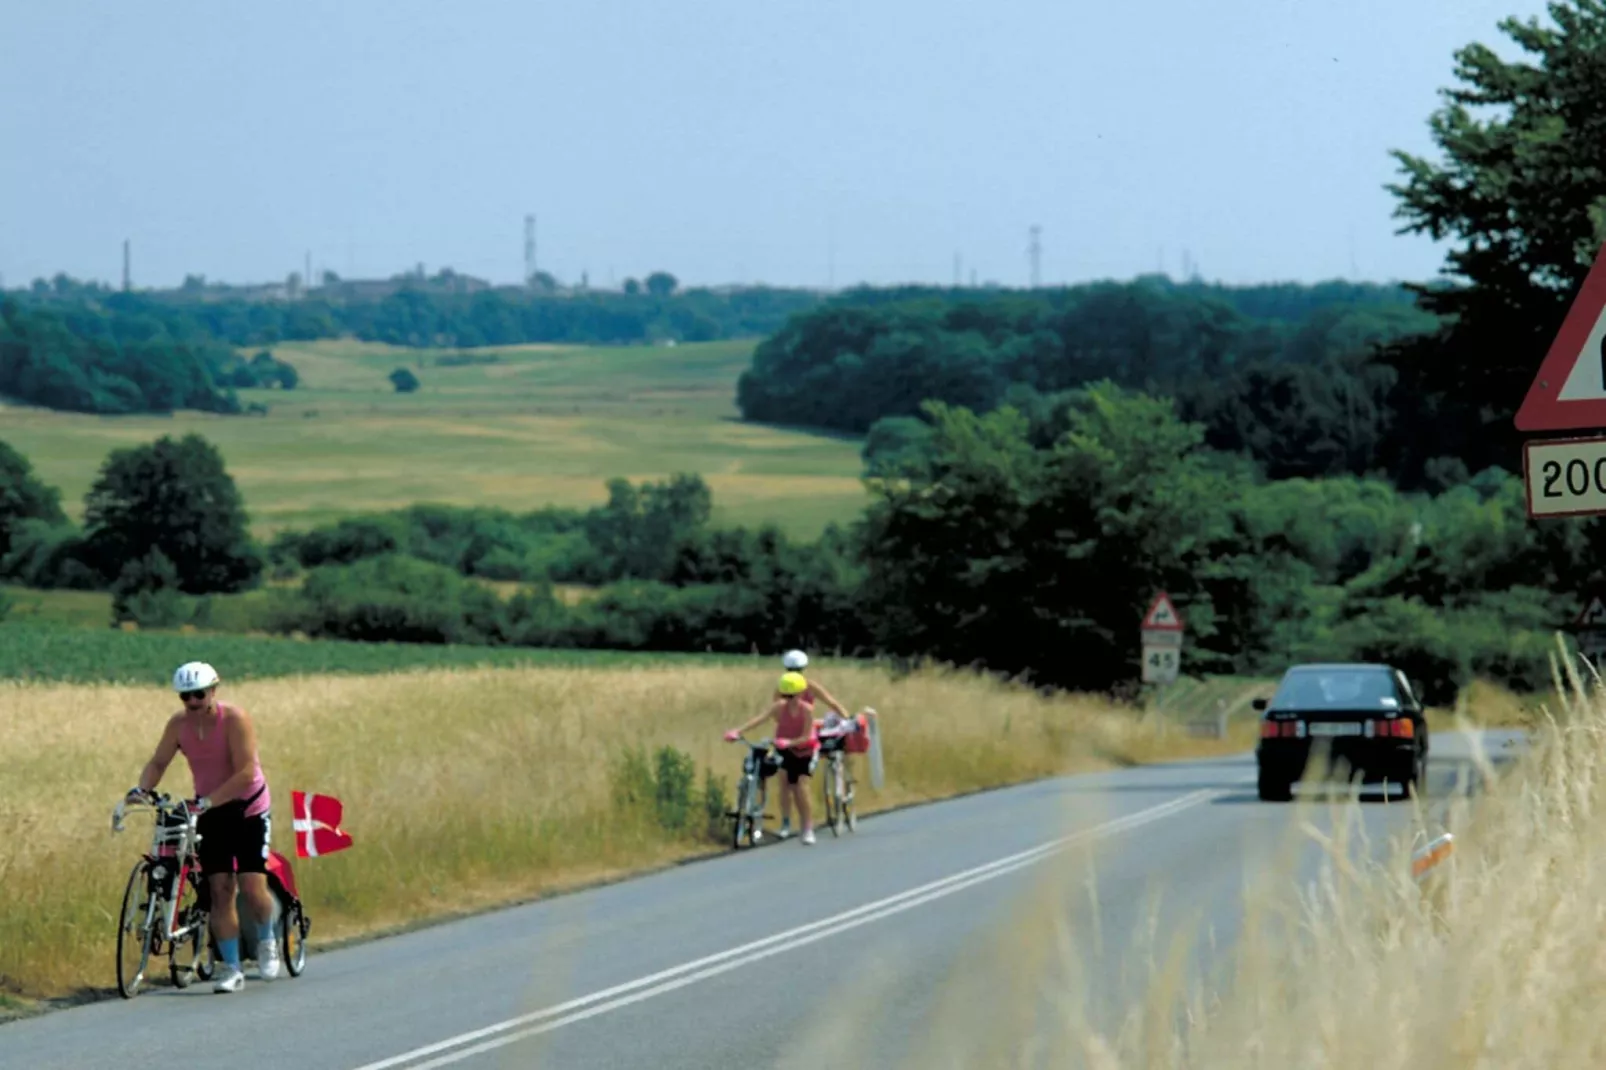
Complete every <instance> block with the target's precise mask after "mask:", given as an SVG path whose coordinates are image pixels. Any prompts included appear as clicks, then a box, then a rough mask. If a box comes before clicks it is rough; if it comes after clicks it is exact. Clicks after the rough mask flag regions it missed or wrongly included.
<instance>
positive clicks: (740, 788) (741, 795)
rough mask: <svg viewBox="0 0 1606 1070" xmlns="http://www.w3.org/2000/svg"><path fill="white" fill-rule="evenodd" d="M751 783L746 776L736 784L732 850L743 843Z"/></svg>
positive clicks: (732, 823) (732, 822)
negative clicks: (743, 828)
mask: <svg viewBox="0 0 1606 1070" xmlns="http://www.w3.org/2000/svg"><path fill="white" fill-rule="evenodd" d="M748 790H749V784H748V781H747V778H746V777H743V778H742V781H741V783H740V784H738V785H737V786H736V817H735V818H734V819H732V821H731V825H732V828H731V850H733V851H734V850H736V849H737V848H739V847H741V845H742V826H744V825H745V824H746V823H747V792H748Z"/></svg>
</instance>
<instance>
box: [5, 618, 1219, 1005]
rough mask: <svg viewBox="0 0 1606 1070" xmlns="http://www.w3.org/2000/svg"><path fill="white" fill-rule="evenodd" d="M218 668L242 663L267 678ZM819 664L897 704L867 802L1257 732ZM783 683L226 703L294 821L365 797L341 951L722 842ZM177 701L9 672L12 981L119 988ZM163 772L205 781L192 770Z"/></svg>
mask: <svg viewBox="0 0 1606 1070" xmlns="http://www.w3.org/2000/svg"><path fill="white" fill-rule="evenodd" d="M292 645H293V644H292ZM306 645H307V646H311V645H312V644H306ZM383 649H384V648H375V651H376V656H378V653H379V652H382V651H383ZM198 654H199V656H207V648H206V647H204V646H202V647H201V648H200V650H199V651H198ZM171 661H172V658H171V657H158V658H156V660H155V661H154V662H153V663H152V665H156V666H164V667H165V666H166V665H168V664H169V663H170V662H171ZM219 661H220V663H221V664H223V665H225V666H228V668H226V669H225V671H226V672H228V673H229V674H230V676H231V677H234V676H244V675H246V674H245V673H244V672H243V671H242V670H241V668H239V667H237V666H236V663H235V662H233V661H225V660H224V659H223V657H222V656H219ZM153 671H154V669H153V668H148V670H147V672H146V673H145V674H142V675H141V676H140V678H141V679H146V678H148V676H149V673H150V672H153ZM819 673H820V679H821V680H822V681H824V682H826V684H827V686H829V687H830V688H831V689H832V691H833V692H834V693H836V694H837V695H838V696H839V697H840V698H841V699H842V700H843V701H844V702H846V703H848V704H849V705H850V706H854V707H857V706H861V705H873V706H875V707H876V708H877V709H878V710H879V711H880V713H881V725H882V729H883V739H884V741H885V758H886V771H887V779H886V782H885V785H884V789H883V790H882V791H880V792H875V791H872V790H871V789H870V788H869V786H868V782H867V780H868V778H867V775H866V773H865V771H864V770H863V768H862V767H861V768H860V773H859V776H860V780H861V783H862V784H864V787H863V789H862V791H861V794H860V800H861V810H862V811H863V812H871V811H873V810H875V809H879V808H884V807H886V806H890V805H895V804H898V803H905V802H910V801H915V800H920V799H933V798H941V797H945V796H950V795H954V794H956V793H959V792H963V791H968V790H972V789H977V788H985V787H991V786H997V785H1002V784H1007V783H1012V782H1018V781H1021V780H1026V779H1030V778H1034V777H1041V776H1047V775H1050V774H1054V773H1058V772H1064V771H1068V770H1073V769H1085V768H1092V767H1097V766H1101V765H1109V764H1126V763H1130V762H1134V761H1142V760H1147V759H1150V758H1153V757H1156V756H1160V755H1164V754H1182V753H1212V752H1214V753H1220V752H1225V751H1234V750H1241V749H1242V748H1243V747H1244V746H1246V745H1247V742H1248V738H1247V735H1240V737H1239V738H1234V739H1229V740H1226V741H1216V740H1193V739H1189V738H1187V737H1186V736H1185V735H1184V734H1182V733H1180V732H1176V731H1173V732H1171V733H1170V736H1169V738H1165V737H1163V736H1162V735H1161V733H1160V732H1159V731H1158V729H1157V726H1156V725H1155V724H1154V723H1152V722H1151V721H1148V720H1146V719H1143V718H1140V717H1137V716H1134V715H1133V714H1132V713H1131V712H1129V711H1122V710H1119V709H1117V708H1115V707H1112V706H1110V705H1108V704H1107V703H1103V702H1101V701H1098V700H1095V699H1089V698H1084V697H1076V696H1064V695H1062V696H1058V697H1054V698H1044V697H1042V696H1039V695H1038V694H1036V693H1035V692H1032V691H1030V690H1027V689H1023V688H1013V687H1008V686H1005V685H1003V684H1000V683H997V682H994V681H990V680H987V679H984V678H982V677H978V676H975V675H972V674H969V673H960V672H950V671H939V670H923V671H920V672H916V673H914V674H912V675H907V676H904V677H901V678H896V679H895V678H894V677H892V676H891V675H890V674H889V673H888V672H887V671H886V670H885V669H882V668H878V667H871V666H864V665H854V664H845V663H835V662H831V661H829V660H823V659H822V662H821V664H820V668H819ZM772 683H773V666H772V664H771V663H770V661H769V659H765V662H764V664H763V665H762V666H760V665H759V664H757V663H755V664H753V665H752V666H751V667H750V668H739V667H733V666H731V665H721V664H718V663H715V662H712V661H709V660H707V659H702V660H691V659H687V660H682V661H678V662H673V663H670V662H660V663H657V664H652V663H647V662H644V661H634V662H632V661H630V660H627V659H616V660H615V661H614V662H613V663H612V664H606V663H603V664H593V665H591V666H584V667H581V666H577V665H574V664H568V665H564V664H547V665H539V666H526V667H521V668H505V669H446V668H436V669H427V670H421V671H415V672H394V673H387V674H381V675H373V676H362V677H357V676H341V675H316V676H305V677H299V678H295V679H274V680H248V681H245V682H242V683H240V684H239V685H238V686H231V685H229V684H227V683H226V684H225V691H226V696H225V697H227V698H229V699H231V700H234V701H238V702H240V703H241V704H242V705H244V706H245V708H246V709H248V710H249V711H251V713H252V714H253V716H254V717H255V719H256V721H257V725H258V732H259V736H260V745H261V753H262V758H263V766H264V771H265V772H266V773H267V775H268V778H269V782H270V786H271V788H272V791H273V793H274V797H275V800H276V801H275V814H276V815H283V814H285V813H287V812H288V807H289V796H290V791H291V790H292V789H299V790H306V791H320V792H327V793H330V794H333V795H336V796H338V797H339V798H340V799H341V800H342V801H343V802H344V803H345V807H346V818H345V821H344V824H345V827H346V829H347V831H349V832H350V833H351V834H352V835H353V836H354V837H355V842H356V845H355V846H354V847H353V848H352V849H351V850H350V851H347V852H344V853H341V854H338V855H333V856H329V857H326V858H320V859H316V860H302V861H300V862H299V863H298V864H297V867H296V868H297V876H298V878H299V880H300V883H301V886H302V891H303V893H304V894H305V896H306V899H307V902H308V910H309V913H310V914H311V915H312V916H313V918H314V919H315V923H316V927H315V929H314V932H315V934H316V939H317V941H318V942H319V943H321V944H323V945H325V946H327V945H328V944H329V942H330V941H333V940H338V939H340V938H341V937H348V936H352V935H356V934H361V933H368V932H374V931H377V930H383V929H386V928H388V927H392V926H396V925H402V924H406V923H411V922H415V921H418V920H421V919H427V918H432V917H441V916H444V915H449V914H452V913H454V912H460V911H462V910H465V909H473V908H477V907H483V906H489V905H492V904H495V903H502V902H508V901H512V900H517V899H520V898H525V897H529V896H532V895H537V894H541V893H543V892H548V891H552V890H555V889H559V888H562V887H564V886H568V885H573V884H575V883H577V882H580V881H585V880H588V879H592V878H597V877H603V876H607V875H611V874H619V873H624V872H629V871H633V870H640V869H643V868H646V867H650V866H653V865H656V864H660V863H663V862H667V861H670V860H672V859H677V858H686V857H691V856H694V855H697V854H702V853H706V852H709V851H718V850H723V849H724V847H723V846H721V845H719V844H717V843H715V842H714V841H713V840H711V839H710V838H709V836H708V823H707V805H708V800H707V795H706V792H707V788H708V783H709V777H710V775H712V778H713V782H714V784H715V785H717V786H718V788H719V789H722V790H726V791H727V792H728V789H729V786H730V785H731V783H732V782H733V781H734V779H735V776H736V774H737V772H738V770H739V768H740V756H739V749H738V748H736V747H733V746H730V745H728V744H725V743H724V742H723V741H722V739H721V733H722V732H723V731H724V730H725V729H726V728H729V727H731V726H732V725H733V724H736V723H738V722H739V721H741V720H744V719H746V717H748V716H751V714H752V713H753V712H754V711H755V709H756V708H757V707H758V706H759V705H760V704H761V703H762V701H763V700H764V698H765V696H766V694H767V692H768V690H769V688H770V687H771V686H772ZM172 709H173V696H172V694H171V692H169V691H167V690H166V689H165V688H161V687H156V686H147V687H130V686H118V685H75V684H43V683H26V682H16V681H11V682H7V683H3V684H0V815H3V817H4V819H5V823H6V825H7V827H8V828H11V829H13V830H25V831H23V833H22V834H20V835H11V836H6V837H0V882H3V884H4V887H5V890H6V894H5V895H4V896H0V993H4V992H5V991H10V992H12V993H14V994H23V995H48V994H59V993H65V992H70V991H74V990H78V989H83V988H86V987H88V988H105V987H106V986H108V985H109V984H111V983H112V980H113V978H112V974H111V972H110V971H111V970H112V968H113V961H114V960H113V954H112V950H111V949H112V948H113V946H114V945H113V940H114V937H115V920H114V917H115V911H116V909H117V903H118V901H119V897H120V895H121V893H122V885H123V881H124V880H126V878H127V874H128V870H129V867H130V866H131V865H132V864H133V862H134V859H135V858H136V857H137V855H138V853H139V851H140V850H142V849H143V847H144V846H145V843H146V840H147V838H148V836H149V826H148V819H147V823H146V824H144V825H140V824H139V823H138V822H132V823H131V832H130V833H128V834H125V835H123V836H120V837H114V836H113V835H112V834H111V832H110V831H109V814H110V811H111V808H112V806H113V805H114V804H115V802H116V801H117V799H118V797H120V795H121V794H122V792H123V791H124V790H126V789H127V787H128V785H129V784H131V783H132V782H133V778H134V777H135V776H136V775H137V773H138V770H139V768H140V766H141V765H142V764H143V762H144V761H145V759H146V758H147V757H148V755H149V751H150V748H151V746H152V745H153V743H154V741H155V739H156V736H157V734H158V732H159V731H160V726H161V724H162V722H163V720H164V718H165V717H166V716H167V715H168V714H169V713H170V712H171V711H172ZM1246 729H1247V726H1246ZM636 745H640V746H642V747H643V748H645V749H644V751H643V755H644V759H643V762H642V763H640V764H639V765H638V766H637V768H636V770H635V771H634V772H632V770H631V768H630V765H629V763H628V762H626V761H625V760H624V759H625V755H626V752H627V750H628V749H629V748H632V747H634V746H636ZM665 745H669V746H672V747H674V748H677V749H678V750H680V751H681V752H683V754H684V755H685V756H686V759H687V760H688V761H689V762H690V763H691V767H690V768H689V769H688V770H687V775H688V780H687V783H686V787H687V789H688V790H687V791H686V793H685V795H684V799H685V801H686V802H688V803H689V810H690V812H689V814H686V815H683V816H685V817H687V823H686V824H685V826H684V827H679V828H666V827H665V824H664V821H663V818H662V816H661V812H655V811H654V809H653V802H652V800H653V799H654V798H655V792H654V790H653V781H652V779H651V777H652V775H653V774H651V773H649V772H647V770H649V769H652V768H653V767H654V764H655V762H656V755H657V752H658V749H659V748H661V747H663V746H665ZM853 761H855V762H862V759H860V758H854V759H853ZM661 782H662V781H660V783H661ZM163 786H164V788H166V789H169V790H172V791H175V792H186V793H187V792H188V791H189V787H190V785H189V779H188V774H187V772H186V770H185V769H184V767H183V763H182V762H177V763H175V764H174V766H173V767H172V768H171V770H170V771H169V773H168V776H167V779H166V781H165V782H164V785H163ZM660 795H661V793H660ZM643 803H644V804H643ZM714 809H716V810H720V809H721V806H720V805H718V804H716V805H715V806H714ZM274 836H275V843H276V846H277V847H278V848H279V849H280V850H282V851H284V852H286V853H287V854H289V853H293V839H292V833H291V830H290V822H289V821H288V820H278V821H275V822H274Z"/></svg>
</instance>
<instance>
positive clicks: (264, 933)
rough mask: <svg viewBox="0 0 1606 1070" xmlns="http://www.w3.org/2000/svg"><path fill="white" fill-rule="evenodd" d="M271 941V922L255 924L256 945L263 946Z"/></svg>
mask: <svg viewBox="0 0 1606 1070" xmlns="http://www.w3.org/2000/svg"><path fill="white" fill-rule="evenodd" d="M272 939H273V922H271V921H263V922H258V923H257V943H259V944H265V943H267V942H268V941H269V940H272Z"/></svg>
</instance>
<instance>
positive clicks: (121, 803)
mask: <svg viewBox="0 0 1606 1070" xmlns="http://www.w3.org/2000/svg"><path fill="white" fill-rule="evenodd" d="M175 802H176V805H175ZM189 807H190V804H189V800H187V799H178V800H174V798H173V797H172V796H171V795H168V794H165V793H163V794H157V793H156V792H154V791H147V792H144V793H143V794H141V795H138V796H133V797H130V796H126V795H125V796H124V797H123V798H121V799H119V800H118V802H117V805H116V806H115V807H114V808H113V809H112V831H113V832H121V831H123V818H125V817H127V816H128V811H129V810H130V809H131V808H133V809H140V808H147V809H151V810H154V811H156V812H157V813H158V814H162V813H175V812H177V811H180V810H182V811H183V812H184V814H185V816H186V817H189V818H190V819H191V820H193V819H194V818H195V817H196V816H197V813H196V812H195V811H192V810H191V809H190V808H189Z"/></svg>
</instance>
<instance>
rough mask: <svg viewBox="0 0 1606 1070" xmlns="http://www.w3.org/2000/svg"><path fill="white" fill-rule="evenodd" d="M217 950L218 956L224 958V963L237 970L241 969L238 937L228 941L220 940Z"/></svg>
mask: <svg viewBox="0 0 1606 1070" xmlns="http://www.w3.org/2000/svg"><path fill="white" fill-rule="evenodd" d="M217 950H218V954H220V955H222V956H223V961H224V962H226V963H228V964H229V965H230V966H233V967H234V968H235V969H236V970H238V969H239V968H240V938H239V937H238V936H235V937H230V938H229V939H227V940H219V941H218V942H217Z"/></svg>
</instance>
